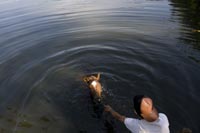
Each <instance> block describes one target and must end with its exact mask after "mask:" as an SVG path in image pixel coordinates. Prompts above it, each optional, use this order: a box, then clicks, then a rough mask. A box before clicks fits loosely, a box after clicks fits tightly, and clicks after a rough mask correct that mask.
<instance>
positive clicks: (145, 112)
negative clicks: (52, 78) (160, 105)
mask: <svg viewBox="0 0 200 133" xmlns="http://www.w3.org/2000/svg"><path fill="white" fill-rule="evenodd" d="M133 102H134V112H135V113H136V114H137V115H138V116H139V117H140V118H141V120H139V119H134V118H127V117H125V116H123V115H121V114H119V113H117V112H116V111H115V110H113V109H112V108H111V107H110V106H109V105H105V111H106V112H110V113H111V114H112V116H113V117H115V118H116V119H118V120H119V121H121V122H123V123H124V124H125V126H126V127H127V128H128V129H129V130H130V131H131V132H132V133H169V122H168V119H167V116H166V115H165V114H163V113H158V112H157V110H156V108H155V107H154V106H153V101H152V99H151V98H149V97H147V96H144V95H137V96H135V97H134V98H133Z"/></svg>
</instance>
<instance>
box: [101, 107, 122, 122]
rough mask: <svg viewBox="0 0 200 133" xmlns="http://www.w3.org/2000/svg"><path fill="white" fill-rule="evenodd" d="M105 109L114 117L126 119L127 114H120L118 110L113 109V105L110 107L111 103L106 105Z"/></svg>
mask: <svg viewBox="0 0 200 133" xmlns="http://www.w3.org/2000/svg"><path fill="white" fill-rule="evenodd" d="M104 110H105V111H106V112H110V113H111V115H112V116H113V117H114V118H116V119H118V120H119V121H121V122H124V120H125V118H126V117H125V116H123V115H121V114H119V113H118V112H116V111H115V110H113V109H112V107H110V105H104Z"/></svg>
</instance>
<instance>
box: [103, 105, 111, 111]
mask: <svg viewBox="0 0 200 133" xmlns="http://www.w3.org/2000/svg"><path fill="white" fill-rule="evenodd" d="M104 110H105V111H106V112H110V111H111V110H112V107H110V105H104Z"/></svg>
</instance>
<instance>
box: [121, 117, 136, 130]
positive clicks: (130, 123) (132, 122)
mask: <svg viewBox="0 0 200 133" xmlns="http://www.w3.org/2000/svg"><path fill="white" fill-rule="evenodd" d="M124 124H125V126H126V127H127V128H128V129H129V130H130V131H131V132H132V133H138V120H137V119H133V118H125V120H124Z"/></svg>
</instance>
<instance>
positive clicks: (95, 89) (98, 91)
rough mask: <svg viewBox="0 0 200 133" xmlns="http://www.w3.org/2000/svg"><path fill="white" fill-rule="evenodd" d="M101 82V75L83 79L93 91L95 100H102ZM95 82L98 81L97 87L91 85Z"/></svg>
mask: <svg viewBox="0 0 200 133" xmlns="http://www.w3.org/2000/svg"><path fill="white" fill-rule="evenodd" d="M99 80H100V74H98V75H97V76H93V75H91V76H85V77H83V81H84V82H85V83H86V84H87V85H88V87H89V89H90V90H91V93H92V96H93V97H94V98H99V99H101V95H102V86H101V83H100V82H99ZM93 81H96V83H97V84H96V86H93V85H92V84H91V83H92V82H93Z"/></svg>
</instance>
